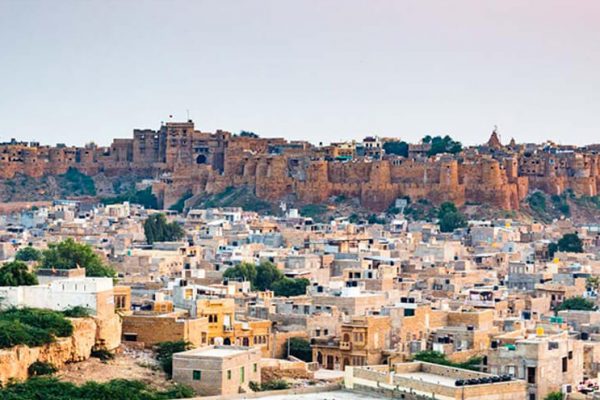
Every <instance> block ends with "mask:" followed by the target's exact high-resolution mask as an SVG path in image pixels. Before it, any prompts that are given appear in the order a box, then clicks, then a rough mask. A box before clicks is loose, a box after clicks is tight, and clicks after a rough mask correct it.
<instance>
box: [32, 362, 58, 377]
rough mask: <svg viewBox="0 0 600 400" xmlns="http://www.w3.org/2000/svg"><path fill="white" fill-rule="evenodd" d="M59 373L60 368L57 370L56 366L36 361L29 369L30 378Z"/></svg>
mask: <svg viewBox="0 0 600 400" xmlns="http://www.w3.org/2000/svg"><path fill="white" fill-rule="evenodd" d="M57 371H58V368H56V367H55V366H54V364H52V363H48V362H43V361H36V362H34V363H33V364H31V365H30V366H29V368H28V369H27V372H28V373H29V376H42V375H52V374H53V373H55V372H57Z"/></svg>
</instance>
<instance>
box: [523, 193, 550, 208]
mask: <svg viewBox="0 0 600 400" xmlns="http://www.w3.org/2000/svg"><path fill="white" fill-rule="evenodd" d="M527 202H528V203H529V207H531V209H532V210H533V211H537V212H539V213H544V212H546V197H545V196H544V195H543V194H542V193H541V192H535V193H533V194H531V196H529V198H528V199H527Z"/></svg>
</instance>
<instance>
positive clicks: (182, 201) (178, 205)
mask: <svg viewBox="0 0 600 400" xmlns="http://www.w3.org/2000/svg"><path fill="white" fill-rule="evenodd" d="M192 196H193V195H192V192H185V193H184V194H183V196H181V197H180V198H179V200H177V202H176V203H175V204H173V205H172V206H171V207H169V210H173V211H177V212H178V213H182V212H183V209H184V208H185V201H186V200H187V199H189V198H190V197H192Z"/></svg>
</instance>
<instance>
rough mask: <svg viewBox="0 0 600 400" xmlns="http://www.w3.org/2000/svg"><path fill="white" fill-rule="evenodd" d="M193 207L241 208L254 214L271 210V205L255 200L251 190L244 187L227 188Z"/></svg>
mask: <svg viewBox="0 0 600 400" xmlns="http://www.w3.org/2000/svg"><path fill="white" fill-rule="evenodd" d="M194 207H201V208H216V207H241V208H242V209H244V210H245V211H254V212H270V211H271V210H272V206H271V203H269V202H268V201H265V200H262V199H259V198H257V197H256V195H255V194H254V191H253V190H252V189H250V188H248V187H244V186H240V187H233V186H229V187H227V188H226V189H225V190H224V191H222V192H220V193H216V194H214V195H210V196H207V197H205V198H203V199H201V200H200V201H199V202H197V203H195V205H194Z"/></svg>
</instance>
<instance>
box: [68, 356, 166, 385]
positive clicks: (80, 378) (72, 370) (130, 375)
mask: <svg viewBox="0 0 600 400" xmlns="http://www.w3.org/2000/svg"><path fill="white" fill-rule="evenodd" d="M56 376H57V377H58V378H59V379H61V380H63V381H67V382H72V383H75V384H78V385H80V384H83V383H85V382H87V381H97V382H106V381H110V380H111V379H116V378H122V379H135V380H140V381H142V382H145V383H147V384H149V385H150V386H152V387H154V388H156V389H166V388H168V387H169V386H171V385H172V382H171V381H169V380H167V377H166V376H165V374H164V372H162V370H161V369H160V367H159V366H158V364H157V363H156V360H155V359H154V358H153V354H152V352H151V351H148V350H135V349H128V348H124V347H121V348H119V351H118V352H117V353H116V354H115V358H114V359H113V360H108V361H105V362H103V361H100V360H99V359H98V358H94V357H91V358H90V359H88V360H86V361H82V362H78V363H72V364H68V365H66V366H65V367H64V368H62V369H61V370H60V372H58V373H57V374H56Z"/></svg>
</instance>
